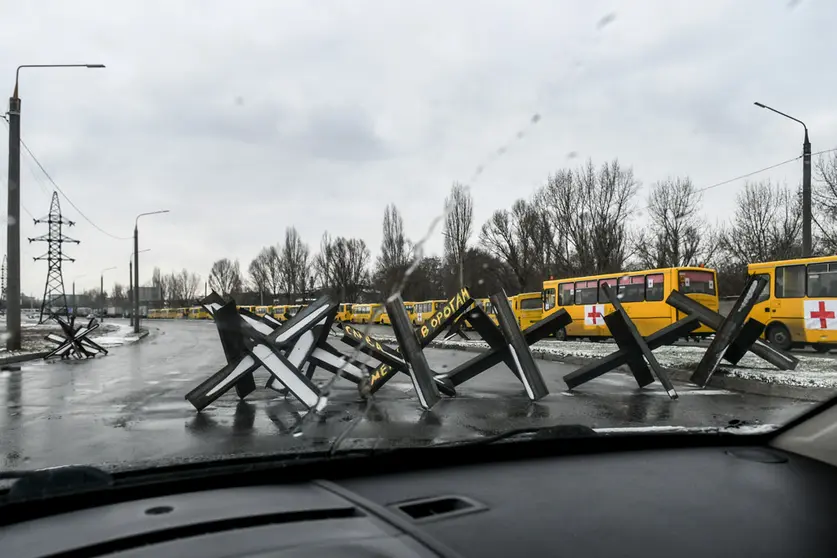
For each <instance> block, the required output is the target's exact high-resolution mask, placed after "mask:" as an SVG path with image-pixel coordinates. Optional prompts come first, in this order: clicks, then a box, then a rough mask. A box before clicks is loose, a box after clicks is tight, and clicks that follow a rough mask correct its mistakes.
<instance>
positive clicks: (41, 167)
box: [2, 114, 131, 240]
mask: <svg viewBox="0 0 837 558" xmlns="http://www.w3.org/2000/svg"><path fill="white" fill-rule="evenodd" d="M2 117H3V122H5V124H6V126H8V125H9V119H8V118H7V117H6V115H5V114H4V115H2ZM20 144H21V145H22V146H23V147H24V149H26V152H27V153H28V154H29V157H31V158H32V160H33V161H35V164H37V165H38V168H39V169H41V172H43V173H44V175H45V176H46V177H47V178H48V179H49V181H50V182H51V183H52V185H53V186H55V189H56V190H58V191H59V192H60V193H61V195H62V196H64V199H66V200H67V201H68V202H69V204H70V205H71V206H73V208H74V209H75V210H76V211H78V214H79V215H81V216H82V217H83V218H84V220H85V221H87V222H88V223H90V224H91V225H93V227H95V228H96V229H98V230H99V231H100V232H102V233H104V234H106V235H107V236H109V237H111V238H115V239H117V240H131V237H128V236H125V237H123V236H115V235H112V234H110V233H109V232H107V231H106V230H104V229H103V228H101V227H99V226H98V225H97V224H96V223H94V222H93V221H91V220H90V219H89V218H88V217H87V215H85V214H84V213H83V212H82V211H81V210H80V209H79V208H78V207H77V206H76V204H74V203H73V200H71V199H70V198H69V197H68V196H67V194H65V193H64V191H63V190H62V189H61V188H60V187H59V186H58V184H56V183H55V181H54V180H53V179H52V177H51V176H50V175H49V173H48V172H47V171H46V169H45V168H44V166H43V165H42V164H41V162H40V161H38V158H37V157H35V154H34V153H32V151H31V150H30V149H29V146H27V145H26V144H25V143H24V142H23V139H22V138H21V140H20ZM27 168H28V169H29V172H30V173H32V178H34V179H35V182H37V183H38V186H40V187H41V189H42V190H43V192H44V194H46V196H47V197H49V190H48V189H47V187H46V186H45V185H44V183H43V182H42V181H41V180H39V179H38V176H37V175H36V174H35V171H34V170H33V169H32V166H31V165H27ZM20 206H21V207H22V208H23V210H24V211H25V212H26V213H27V214H28V215H29V217H31V218H32V219H35V216H34V215H32V212H31V211H29V210H28V209H26V206H25V205H23V204H22V203H21V204H20Z"/></svg>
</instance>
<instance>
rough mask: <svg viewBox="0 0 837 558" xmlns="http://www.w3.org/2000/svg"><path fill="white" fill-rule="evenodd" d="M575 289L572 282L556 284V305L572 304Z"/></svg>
mask: <svg viewBox="0 0 837 558" xmlns="http://www.w3.org/2000/svg"><path fill="white" fill-rule="evenodd" d="M574 293H575V291H574V290H573V284H572V283H563V284H561V285H559V286H558V306H572V305H573V304H574V301H573V297H574Z"/></svg>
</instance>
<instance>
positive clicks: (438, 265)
mask: <svg viewBox="0 0 837 558" xmlns="http://www.w3.org/2000/svg"><path fill="white" fill-rule="evenodd" d="M442 267H443V266H442V260H441V259H440V258H438V257H436V256H430V257H427V258H422V259H421V261H420V262H418V265H417V266H416V269H415V270H414V271H413V273H412V274H411V275H410V276H409V277H408V278H407V281H406V285H405V286H404V290H403V293H402V294H403V297H404V300H431V299H439V298H442V297H443V296H445V292H444V276H443V272H442Z"/></svg>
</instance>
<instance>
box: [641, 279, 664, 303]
mask: <svg viewBox="0 0 837 558" xmlns="http://www.w3.org/2000/svg"><path fill="white" fill-rule="evenodd" d="M664 278H665V276H664V275H663V274H662V273H655V274H653V275H646V276H645V300H663V294H664V293H665V289H664V286H665V285H663V281H664Z"/></svg>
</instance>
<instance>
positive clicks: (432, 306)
mask: <svg viewBox="0 0 837 558" xmlns="http://www.w3.org/2000/svg"><path fill="white" fill-rule="evenodd" d="M446 302H447V300H425V301H424V302H416V303H414V305H415V306H414V307H415V312H416V325H421V324H423V323H424V322H426V321H430V318H432V317H433V316H434V315H435V314H436V312H438V311H439V309H440V308H442V307H444V305H445V303H446Z"/></svg>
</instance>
